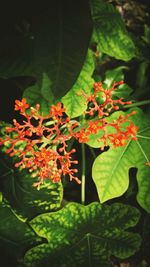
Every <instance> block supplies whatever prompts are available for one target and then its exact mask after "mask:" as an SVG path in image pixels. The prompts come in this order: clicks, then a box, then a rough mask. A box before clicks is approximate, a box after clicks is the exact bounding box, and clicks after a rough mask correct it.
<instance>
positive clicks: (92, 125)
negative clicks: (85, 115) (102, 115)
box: [87, 120, 101, 134]
mask: <svg viewBox="0 0 150 267" xmlns="http://www.w3.org/2000/svg"><path fill="white" fill-rule="evenodd" d="M99 123H100V121H98V120H97V121H88V128H87V132H88V133H89V134H96V133H97V132H98V130H100V129H101V126H100V125H98V124H99Z"/></svg>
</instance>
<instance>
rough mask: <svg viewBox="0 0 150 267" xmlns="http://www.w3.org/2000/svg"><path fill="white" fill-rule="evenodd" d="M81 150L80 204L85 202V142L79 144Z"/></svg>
mask: <svg viewBox="0 0 150 267" xmlns="http://www.w3.org/2000/svg"><path fill="white" fill-rule="evenodd" d="M81 151H82V178H81V181H82V182H81V204H83V205H84V204H85V144H84V143H82V144H81Z"/></svg>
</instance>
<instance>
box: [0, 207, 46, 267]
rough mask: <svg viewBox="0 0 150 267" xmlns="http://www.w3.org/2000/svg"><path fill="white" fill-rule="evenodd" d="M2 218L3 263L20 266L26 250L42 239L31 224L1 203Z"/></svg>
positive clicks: (1, 253) (1, 244)
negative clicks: (19, 263)
mask: <svg viewBox="0 0 150 267" xmlns="http://www.w3.org/2000/svg"><path fill="white" fill-rule="evenodd" d="M0 218H1V220H0V256H1V263H3V266H10V265H11V266H18V264H17V263H18V262H19V261H20V260H21V259H22V256H23V254H24V252H25V250H27V249H29V248H30V247H31V246H33V244H35V243H36V244H38V243H39V242H41V241H42V239H41V238H40V237H38V236H37V235H36V234H35V233H34V231H33V230H32V229H31V227H30V226H28V225H27V224H25V223H23V222H21V221H20V220H18V219H17V218H16V216H15V215H14V213H13V211H12V210H11V209H10V208H9V207H5V206H3V205H0ZM7 264H8V265H7Z"/></svg>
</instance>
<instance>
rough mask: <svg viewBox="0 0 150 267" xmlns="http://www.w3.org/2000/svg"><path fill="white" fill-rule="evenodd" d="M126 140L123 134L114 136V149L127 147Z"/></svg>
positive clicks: (112, 140)
mask: <svg viewBox="0 0 150 267" xmlns="http://www.w3.org/2000/svg"><path fill="white" fill-rule="evenodd" d="M126 140H127V139H126V138H125V136H123V135H122V134H118V135H115V134H114V135H113V138H112V139H111V142H112V143H113V145H114V147H119V146H125V145H126Z"/></svg>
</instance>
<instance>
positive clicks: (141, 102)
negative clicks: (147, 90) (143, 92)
mask: <svg viewBox="0 0 150 267" xmlns="http://www.w3.org/2000/svg"><path fill="white" fill-rule="evenodd" d="M147 104H150V100H143V101H139V102H135V103H133V104H130V105H125V106H124V108H132V107H138V106H143V105H147Z"/></svg>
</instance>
